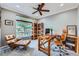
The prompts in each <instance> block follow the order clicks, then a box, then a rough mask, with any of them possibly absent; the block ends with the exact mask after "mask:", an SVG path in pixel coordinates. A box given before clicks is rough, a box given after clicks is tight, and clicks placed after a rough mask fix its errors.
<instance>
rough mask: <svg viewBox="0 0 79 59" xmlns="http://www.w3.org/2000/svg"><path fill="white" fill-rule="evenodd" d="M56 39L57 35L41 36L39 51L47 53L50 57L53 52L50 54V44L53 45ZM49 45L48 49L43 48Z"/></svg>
mask: <svg viewBox="0 0 79 59" xmlns="http://www.w3.org/2000/svg"><path fill="white" fill-rule="evenodd" d="M53 38H55V35H52V36H50V35H49V36H47V35H45V36H39V38H38V50H40V51H42V52H44V53H46V54H47V55H48V56H50V54H51V52H50V50H51V49H50V44H51V40H52V39H53ZM46 43H47V44H48V47H43V46H44V44H46Z"/></svg>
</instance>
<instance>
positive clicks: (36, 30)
mask: <svg viewBox="0 0 79 59" xmlns="http://www.w3.org/2000/svg"><path fill="white" fill-rule="evenodd" d="M43 28H44V26H43V23H33V24H32V39H37V38H38V36H39V35H43Z"/></svg>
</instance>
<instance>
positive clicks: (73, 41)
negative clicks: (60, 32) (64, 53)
mask: <svg viewBox="0 0 79 59" xmlns="http://www.w3.org/2000/svg"><path fill="white" fill-rule="evenodd" d="M66 46H67V47H68V48H69V49H70V50H73V51H75V52H78V51H77V49H78V47H77V46H78V37H75V36H67V42H66Z"/></svg>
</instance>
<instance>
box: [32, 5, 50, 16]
mask: <svg viewBox="0 0 79 59" xmlns="http://www.w3.org/2000/svg"><path fill="white" fill-rule="evenodd" d="M44 6H45V3H41V4H38V7H37V8H35V7H33V9H35V10H36V11H35V12H33V13H32V14H35V13H37V12H39V14H40V15H41V16H42V15H43V14H42V12H49V11H50V10H46V9H43V7H44Z"/></svg>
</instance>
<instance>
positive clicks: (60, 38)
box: [54, 34, 69, 56]
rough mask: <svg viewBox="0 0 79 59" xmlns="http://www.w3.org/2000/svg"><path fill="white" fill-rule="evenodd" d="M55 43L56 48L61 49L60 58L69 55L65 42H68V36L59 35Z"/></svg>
mask: <svg viewBox="0 0 79 59" xmlns="http://www.w3.org/2000/svg"><path fill="white" fill-rule="evenodd" d="M54 42H55V44H56V46H57V47H58V48H59V55H60V56H62V55H69V54H68V53H67V51H66V50H65V47H64V45H65V42H66V35H65V34H62V35H61V36H60V35H57V36H56V38H55V39H54Z"/></svg>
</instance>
